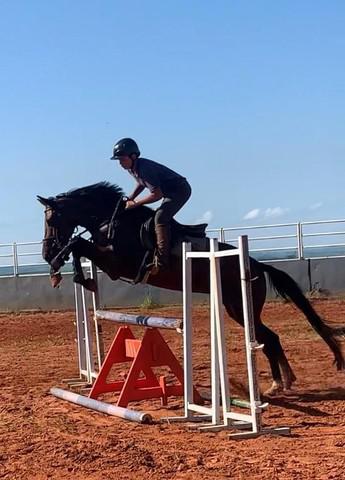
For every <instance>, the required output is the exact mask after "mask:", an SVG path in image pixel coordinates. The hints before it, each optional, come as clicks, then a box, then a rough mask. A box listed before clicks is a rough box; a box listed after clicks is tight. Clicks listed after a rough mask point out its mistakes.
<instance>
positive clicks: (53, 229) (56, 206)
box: [37, 196, 77, 271]
mask: <svg viewBox="0 0 345 480" xmlns="http://www.w3.org/2000/svg"><path fill="white" fill-rule="evenodd" d="M37 200H38V201H39V202H40V203H41V204H42V205H43V206H44V207H45V210H44V238H43V245H42V257H43V258H44V260H45V261H46V262H48V263H49V264H50V265H51V262H52V260H53V259H54V258H56V256H57V255H58V254H59V253H60V252H61V250H62V249H63V248H64V247H65V246H66V245H67V243H68V242H69V240H70V238H71V236H72V234H73V232H74V229H75V228H76V226H77V224H76V220H75V219H74V218H73V215H71V214H69V211H68V208H66V202H64V201H63V199H62V198H58V197H49V198H44V197H41V196H37ZM62 265H63V262H62V264H61V265H60V267H61V266H62ZM58 269H59V268H57V267H56V266H54V267H53V268H52V270H53V271H58Z"/></svg>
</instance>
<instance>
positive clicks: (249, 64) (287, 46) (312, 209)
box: [0, 0, 345, 243]
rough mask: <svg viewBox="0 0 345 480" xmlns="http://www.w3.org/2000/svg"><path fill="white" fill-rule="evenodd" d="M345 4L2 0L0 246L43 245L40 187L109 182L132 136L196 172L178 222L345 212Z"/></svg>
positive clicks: (123, 180)
mask: <svg viewBox="0 0 345 480" xmlns="http://www.w3.org/2000/svg"><path fill="white" fill-rule="evenodd" d="M344 24H345V3H344V2H343V1H340V0H339V1H328V2H325V1H318V0H314V1H303V0H300V1H294V0H290V1H285V2H277V1H273V0H272V1H265V0H262V1H257V2H245V1H229V0H214V1H213V2H212V3H211V2H209V1H206V0H204V1H203V0H198V1H196V0H190V1H186V0H184V1H182V0H174V1H172V0H170V1H168V0H167V1H162V0H160V1H158V0H145V1H143V0H141V1H132V0H126V1H116V0H111V1H110V0H103V1H96V0H92V1H91V0H83V1H81V0H73V1H70V0H68V1H67V0H56V1H54V2H47V1H43V0H30V1H27V0H25V1H24V0H22V1H18V0H3V1H2V2H1V4H0V62H1V72H2V73H1V75H0V102H1V109H0V131H1V135H0V139H1V140H0V142H1V150H0V162H1V189H0V204H1V215H0V243H4V242H12V241H30V240H33V241H35V240H39V239H40V238H41V237H42V234H43V211H42V207H41V206H40V205H39V204H38V203H37V201H36V195H37V194H40V195H43V196H49V195H54V194H57V193H60V192H63V191H66V190H69V189H70V188H74V187H79V186H83V185H88V184H90V183H94V182H97V181H101V180H109V181H111V182H113V183H117V184H119V185H120V186H122V187H123V188H124V190H125V191H126V192H127V193H129V192H130V191H131V190H132V186H133V182H132V179H131V177H130V176H129V175H128V173H126V172H125V171H123V170H121V168H120V167H119V166H118V165H117V164H116V163H115V162H112V161H110V160H109V156H110V154H111V150H112V146H113V143H114V142H115V141H116V140H117V139H118V138H121V137H123V136H132V137H133V138H135V139H136V140H137V141H138V143H139V144H140V146H141V150H142V153H143V156H146V157H148V158H151V159H153V160H156V161H159V162H162V163H164V164H166V165H167V166H170V167H171V168H173V169H174V170H176V171H178V172H179V173H182V174H184V175H185V176H186V177H187V178H188V179H189V181H190V183H191V185H192V187H193V196H192V198H191V200H190V201H189V203H188V204H187V205H186V206H185V207H184V209H183V210H182V211H181V212H180V213H179V214H178V216H177V219H178V220H180V221H182V222H186V223H193V222H196V221H200V220H204V219H207V220H209V222H210V226H211V227H219V226H235V225H255V224H265V223H283V222H287V221H297V220H312V219H335V218H339V219H340V218H345V213H344V205H345V190H344V173H345V166H344V157H345V120H344V119H345V117H344V112H345V68H344V51H345V29H344Z"/></svg>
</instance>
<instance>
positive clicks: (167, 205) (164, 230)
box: [155, 182, 191, 270]
mask: <svg viewBox="0 0 345 480" xmlns="http://www.w3.org/2000/svg"><path fill="white" fill-rule="evenodd" d="M190 195H191V188H190V186H189V184H188V183H187V182H185V183H184V184H183V185H181V188H179V189H178V190H177V191H176V192H174V193H173V195H171V196H169V197H166V198H165V199H164V200H163V202H162V204H161V206H160V207H159V208H158V210H157V212H156V215H155V232H156V236H157V256H156V262H155V263H156V265H157V267H158V269H159V270H163V269H167V268H169V259H170V221H171V220H172V218H173V216H174V215H175V214H176V213H177V212H178V211H179V210H180V209H181V208H182V207H183V205H184V204H185V203H186V202H187V200H188V199H189V197H190Z"/></svg>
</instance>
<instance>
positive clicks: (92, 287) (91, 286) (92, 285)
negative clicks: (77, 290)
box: [83, 278, 97, 292]
mask: <svg viewBox="0 0 345 480" xmlns="http://www.w3.org/2000/svg"><path fill="white" fill-rule="evenodd" d="M83 287H84V288H86V290H89V291H90V292H97V283H96V282H95V280H94V279H93V278H87V279H86V280H85V282H83Z"/></svg>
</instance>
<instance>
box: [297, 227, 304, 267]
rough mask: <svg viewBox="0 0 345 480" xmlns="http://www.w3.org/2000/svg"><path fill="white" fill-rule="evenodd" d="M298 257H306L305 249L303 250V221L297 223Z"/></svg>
mask: <svg viewBox="0 0 345 480" xmlns="http://www.w3.org/2000/svg"><path fill="white" fill-rule="evenodd" d="M297 257H298V260H302V259H303V258H304V251H303V231H302V223H301V222H298V223H297Z"/></svg>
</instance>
